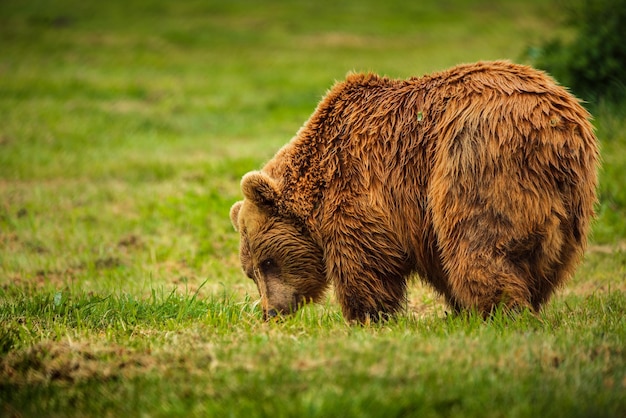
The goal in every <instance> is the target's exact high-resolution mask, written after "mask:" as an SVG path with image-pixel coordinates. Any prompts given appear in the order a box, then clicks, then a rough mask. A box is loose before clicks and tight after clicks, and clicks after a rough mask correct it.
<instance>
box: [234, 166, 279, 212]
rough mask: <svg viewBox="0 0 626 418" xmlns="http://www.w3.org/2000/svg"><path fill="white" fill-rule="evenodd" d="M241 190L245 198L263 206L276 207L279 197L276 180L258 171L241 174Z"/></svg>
mask: <svg viewBox="0 0 626 418" xmlns="http://www.w3.org/2000/svg"><path fill="white" fill-rule="evenodd" d="M241 191H242V192H243V195H244V196H245V197H246V199H250V200H251V201H252V202H254V203H256V204H257V205H258V206H263V207H269V208H273V207H276V203H277V202H278V198H279V193H278V187H277V185H276V182H275V181H274V180H273V179H271V178H270V177H268V176H267V175H266V174H265V173H262V172H260V171H252V172H250V173H248V174H246V175H245V176H243V179H241Z"/></svg>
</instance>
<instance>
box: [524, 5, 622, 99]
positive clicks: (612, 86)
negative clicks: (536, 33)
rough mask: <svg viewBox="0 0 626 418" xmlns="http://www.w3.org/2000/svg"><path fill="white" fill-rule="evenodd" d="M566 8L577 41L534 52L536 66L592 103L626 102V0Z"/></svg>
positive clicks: (554, 43) (559, 42) (546, 45)
mask: <svg viewBox="0 0 626 418" xmlns="http://www.w3.org/2000/svg"><path fill="white" fill-rule="evenodd" d="M562 6H563V10H564V11H565V13H566V17H567V19H566V22H565V23H566V24H567V25H569V26H571V27H572V28H573V29H574V38H573V40H572V41H571V42H564V41H563V40H561V39H553V40H550V41H547V42H545V43H544V44H543V45H542V46H541V47H539V48H534V49H531V50H530V51H531V53H530V58H531V59H532V60H533V61H534V62H533V64H534V65H535V66H536V67H539V68H542V69H544V70H546V71H548V72H549V73H550V74H552V76H554V77H555V78H556V79H557V80H558V81H559V82H560V83H561V84H563V85H565V86H568V87H570V88H571V89H572V90H573V91H574V93H576V94H577V95H578V96H579V97H581V98H583V99H585V100H587V101H589V102H591V103H597V102H598V101H600V100H602V99H607V100H610V101H616V102H623V101H626V0H576V1H573V2H567V3H566V2H563V3H562Z"/></svg>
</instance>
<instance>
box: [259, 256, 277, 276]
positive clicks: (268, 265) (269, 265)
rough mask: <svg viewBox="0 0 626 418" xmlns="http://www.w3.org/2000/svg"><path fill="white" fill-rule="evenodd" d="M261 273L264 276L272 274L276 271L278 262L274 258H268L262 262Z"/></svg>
mask: <svg viewBox="0 0 626 418" xmlns="http://www.w3.org/2000/svg"><path fill="white" fill-rule="evenodd" d="M260 267H261V272H262V273H263V274H268V273H272V272H273V271H274V270H276V267H277V265H276V261H274V259H273V258H266V259H265V260H263V261H262V262H261V266H260Z"/></svg>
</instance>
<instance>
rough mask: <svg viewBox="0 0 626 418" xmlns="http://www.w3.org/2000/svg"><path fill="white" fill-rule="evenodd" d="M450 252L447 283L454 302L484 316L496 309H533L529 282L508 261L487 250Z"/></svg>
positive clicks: (450, 250) (457, 250) (466, 248)
mask: <svg viewBox="0 0 626 418" xmlns="http://www.w3.org/2000/svg"><path fill="white" fill-rule="evenodd" d="M468 247H469V246H467V245H462V244H461V245H459V246H457V248H455V249H448V254H447V256H446V259H447V262H446V265H447V267H448V268H447V272H448V280H449V284H450V290H451V293H452V296H453V299H454V300H456V301H458V303H459V304H460V305H461V307H462V308H464V309H469V310H476V311H477V312H479V313H480V314H481V315H483V316H484V317H487V316H489V315H490V314H491V313H492V312H493V310H494V309H496V308H497V307H503V308H505V309H507V310H511V311H517V310H522V309H525V308H528V309H531V310H533V306H532V303H531V291H530V289H529V287H528V285H529V280H527V279H526V278H524V277H523V276H522V272H521V271H519V270H518V269H516V268H515V267H514V266H513V265H512V264H511V263H510V262H509V261H508V260H507V259H506V258H504V257H502V256H499V255H497V254H494V253H493V252H490V251H489V250H488V249H486V248H471V249H470V248H468Z"/></svg>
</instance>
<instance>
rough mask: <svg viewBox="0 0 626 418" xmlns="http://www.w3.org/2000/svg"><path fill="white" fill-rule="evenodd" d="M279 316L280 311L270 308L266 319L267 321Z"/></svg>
mask: <svg viewBox="0 0 626 418" xmlns="http://www.w3.org/2000/svg"><path fill="white" fill-rule="evenodd" d="M277 316H278V312H277V311H276V309H270V310H269V311H267V313H266V314H265V320H266V321H267V320H270V319H272V318H275V317H277Z"/></svg>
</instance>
